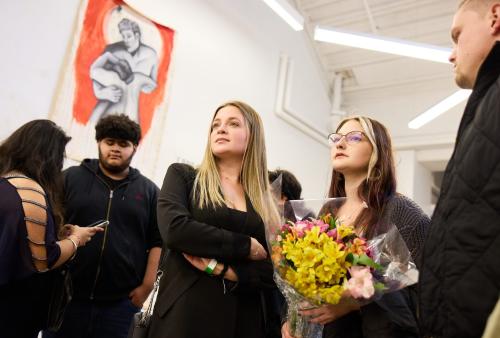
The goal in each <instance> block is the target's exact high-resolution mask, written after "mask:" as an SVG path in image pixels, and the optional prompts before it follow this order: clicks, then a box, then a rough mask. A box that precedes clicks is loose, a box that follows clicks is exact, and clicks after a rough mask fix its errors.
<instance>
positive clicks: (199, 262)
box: [183, 253, 211, 271]
mask: <svg viewBox="0 0 500 338" xmlns="http://www.w3.org/2000/svg"><path fill="white" fill-rule="evenodd" d="M183 255H184V258H186V260H187V261H188V262H189V263H191V265H192V266H194V267H195V268H197V269H198V270H200V271H205V268H206V267H207V265H208V263H210V261H211V259H210V258H204V257H197V256H192V255H188V254H186V253H183Z"/></svg>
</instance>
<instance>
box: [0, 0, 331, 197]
mask: <svg viewBox="0 0 500 338" xmlns="http://www.w3.org/2000/svg"><path fill="white" fill-rule="evenodd" d="M130 4H131V5H132V6H133V7H135V8H136V9H137V10H139V11H141V12H143V9H142V7H144V12H143V13H144V14H145V15H147V16H149V17H150V18H152V19H156V20H158V21H160V22H161V23H162V24H165V25H168V26H169V27H170V28H172V29H174V30H175V31H176V35H175V41H174V50H173V58H172V62H171V68H170V74H169V79H168V81H169V83H168V91H167V95H168V97H169V98H168V102H169V104H168V109H167V110H166V111H165V112H163V113H164V114H166V118H167V120H166V128H165V131H164V136H163V139H162V142H161V144H157V145H156V147H155V149H151V150H150V151H158V152H160V157H159V158H160V160H159V162H158V163H135V164H134V165H135V166H137V167H138V168H139V169H142V170H143V171H144V172H152V174H151V175H150V176H152V178H153V179H154V180H155V181H156V182H157V183H158V184H161V181H162V178H163V175H164V173H165V170H166V168H167V167H168V165H169V164H170V163H172V162H175V161H186V162H190V163H193V164H197V163H199V161H200V160H201V158H202V154H203V151H204V147H205V143H206V138H207V131H208V126H209V123H210V118H211V115H212V114H213V112H214V110H215V108H216V107H217V106H218V105H219V104H220V103H222V102H224V101H227V100H231V99H239V100H242V101H245V102H247V103H249V104H250V105H252V106H253V107H254V108H255V109H256V110H257V111H258V112H259V113H260V114H261V116H262V119H263V122H264V125H265V131H266V141H267V148H268V163H269V167H270V168H271V169H272V168H275V167H278V166H279V167H282V168H286V169H289V170H291V171H292V172H294V173H295V174H296V175H297V177H298V178H299V180H300V181H301V182H302V184H303V186H304V194H303V195H304V196H305V197H318V196H323V195H324V194H325V191H326V185H327V180H328V178H327V177H328V175H327V173H328V172H329V152H328V148H327V147H325V146H324V145H321V144H320V143H318V142H317V141H315V140H313V139H311V138H310V137H308V136H306V135H305V134H303V133H302V132H300V131H298V130H297V129H295V128H293V127H291V126H289V125H288V124H287V123H285V122H284V121H282V120H281V119H279V118H278V117H277V116H276V115H275V114H274V106H275V100H276V94H277V93H276V91H277V82H278V66H279V59H280V55H281V54H282V53H285V54H287V55H288V56H289V57H291V59H292V60H293V63H294V78H293V85H292V87H291V89H292V94H293V95H292V96H293V99H292V100H291V102H290V105H291V106H292V107H294V110H295V111H297V112H298V113H300V114H301V115H302V116H303V118H304V119H307V120H308V121H309V122H310V123H311V124H315V125H317V126H318V128H320V129H323V130H326V123H325V121H327V118H328V112H329V109H330V101H329V98H328V87H327V85H326V82H325V81H324V79H322V78H321V71H320V69H319V68H318V65H317V61H316V59H315V56H314V54H313V53H312V52H311V49H310V48H308V43H309V42H308V40H307V39H305V36H304V34H303V33H296V32H294V31H293V30H291V29H290V28H289V27H288V26H287V25H286V24H285V23H284V22H282V21H281V20H280V19H279V18H278V17H276V16H275V14H274V13H273V12H271V11H270V10H269V8H268V7H267V6H266V5H265V4H264V3H262V2H261V1H247V0H235V1H233V0H232V1H222V0H218V1H217V0H214V1H204V0H183V1H173V0H172V1H166V0H156V1H148V0H144V1H135V2H134V1H130ZM78 6H79V1H76V0H47V1H43V2H42V1H37V0H19V1H12V2H6V3H4V4H3V5H2V11H1V12H0V25H1V26H0V27H1V29H2V31H3V32H9V34H8V37H7V39H8V41H6V46H9V48H7V49H6V50H5V51H4V52H3V53H2V55H1V56H0V60H1V62H0V67H1V68H0V69H1V72H2V74H4V76H5V77H6V79H8V81H2V83H1V84H0V86H1V87H0V88H1V91H0V111H1V112H2V114H3V115H4V116H5V117H6V119H5V118H4V124H3V125H2V127H1V128H0V138H2V139H3V138H5V137H6V136H8V135H9V134H10V133H11V132H12V131H13V130H14V129H16V128H17V127H19V126H20V125H21V124H22V123H24V122H26V121H29V120H31V119H34V118H46V117H47V116H48V114H49V109H50V106H51V102H52V98H53V96H54V93H55V90H56V85H57V81H58V78H59V72H60V70H61V67H62V63H63V60H64V57H65V51H66V47H67V45H68V41H69V39H70V35H71V30H72V28H73V23H74V20H75V18H76V13H77V10H78ZM151 8H154V11H152V12H151V11H150V9H151ZM148 11H149V12H148ZM68 114H70V112H68ZM89 137H94V135H89ZM148 151H149V150H148ZM151 168H153V169H154V170H151Z"/></svg>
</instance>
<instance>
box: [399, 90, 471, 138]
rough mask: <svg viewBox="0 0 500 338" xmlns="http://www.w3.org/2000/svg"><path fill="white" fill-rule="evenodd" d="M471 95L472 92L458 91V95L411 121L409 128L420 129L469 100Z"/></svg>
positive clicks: (455, 94) (451, 96)
mask: <svg viewBox="0 0 500 338" xmlns="http://www.w3.org/2000/svg"><path fill="white" fill-rule="evenodd" d="M470 93H472V90H469V89H461V90H459V91H457V92H456V93H454V94H452V95H450V96H448V97H447V98H446V99H444V100H443V101H441V102H439V103H438V104H436V105H435V106H433V107H432V108H430V109H429V110H427V111H425V112H423V113H422V114H420V115H418V116H417V117H416V118H414V119H413V120H411V121H410V122H409V123H408V128H411V129H418V128H420V127H422V126H423V125H424V124H427V123H429V122H430V121H432V120H434V119H435V118H436V117H438V116H439V115H441V114H443V113H444V112H446V111H448V110H450V109H451V108H453V107H455V106H456V105H458V104H459V103H461V102H463V101H465V100H467V99H468V98H469V95H470Z"/></svg>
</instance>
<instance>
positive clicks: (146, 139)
mask: <svg viewBox="0 0 500 338" xmlns="http://www.w3.org/2000/svg"><path fill="white" fill-rule="evenodd" d="M173 46H174V31H173V30H172V29H171V28H169V27H165V26H162V25H159V24H158V23H155V22H153V21H151V20H149V19H148V18H146V17H144V16H143V15H141V14H140V13H138V12H136V11H135V10H134V9H132V8H130V7H129V6H128V5H126V4H125V3H124V2H123V1H121V0H82V3H81V6H80V8H79V10H78V16H77V22H76V24H75V29H74V34H73V37H72V38H71V41H70V44H69V47H68V52H67V56H66V60H65V64H64V66H63V69H62V72H61V77H60V81H59V86H58V88H57V90H56V94H55V96H54V100H53V104H52V109H51V112H50V113H49V118H50V119H52V120H53V121H54V122H56V123H57V124H59V125H60V126H62V127H63V128H64V129H65V130H66V132H67V133H68V134H69V135H70V136H71V137H72V140H71V142H70V143H69V144H68V147H67V148H66V155H67V157H68V158H69V159H70V160H72V161H81V160H82V159H83V158H86V157H95V156H96V155H97V146H96V141H95V130H94V127H95V124H96V122H97V121H98V120H99V119H100V118H101V117H104V116H107V115H109V114H125V115H127V116H129V117H130V118H131V119H132V120H134V121H136V122H137V123H139V125H140V126H141V130H142V140H141V144H140V145H139V148H138V151H137V153H136V155H135V157H134V163H138V164H140V166H139V167H140V169H141V170H142V171H143V172H144V174H146V175H147V176H148V175H149V176H151V175H154V170H155V167H156V161H157V158H158V154H159V151H160V146H161V141H162V140H161V136H162V134H163V130H164V124H165V120H166V114H167V110H168V87H169V82H170V81H169V76H168V74H169V69H170V66H171V59H172V52H173Z"/></svg>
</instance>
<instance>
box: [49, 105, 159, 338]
mask: <svg viewBox="0 0 500 338" xmlns="http://www.w3.org/2000/svg"><path fill="white" fill-rule="evenodd" d="M140 135H141V130H140V127H139V125H138V124H137V123H135V122H134V121H132V120H130V119H129V118H128V117H127V116H125V115H109V116H107V117H105V118H102V119H101V120H100V121H99V122H98V123H97V125H96V140H97V144H98V149H99V160H90V159H86V160H84V161H83V162H82V163H81V164H80V166H76V167H71V168H69V169H68V170H66V172H65V208H66V209H65V210H66V222H67V223H70V224H78V225H80V226H85V225H89V224H92V223H94V222H96V221H99V220H108V221H109V225H107V226H106V228H105V231H104V232H103V233H101V234H100V235H99V236H95V237H94V238H93V239H92V241H90V242H89V243H88V244H87V245H86V246H85V247H82V248H81V249H79V250H78V254H77V256H76V257H75V259H74V261H73V264H72V267H71V273H72V277H73V286H74V295H73V301H72V302H71V303H70V305H69V307H68V309H67V311H66V313H65V317H64V322H63V325H62V327H61V329H60V330H59V331H58V332H57V334H56V335H55V337H61V338H69V337H71V338H77V337H82V338H83V337H93V338H97V337H99V338H101V337H102V338H104V337H105V338H115V337H116V338H119V337H120V338H122V337H123V338H125V337H126V336H127V332H128V329H129V326H130V322H131V320H132V318H133V315H134V313H136V312H137V311H139V310H140V308H141V307H142V304H143V303H144V301H145V300H146V298H147V296H148V294H149V293H150V291H151V290H152V287H153V282H154V280H155V277H156V270H157V267H158V261H159V257H160V251H161V249H160V248H161V237H160V233H159V230H158V225H157V220H156V200H157V195H158V187H157V186H156V185H155V184H154V183H153V182H151V181H150V180H149V179H147V178H146V177H144V176H142V175H141V174H140V172H139V171H138V170H137V169H134V168H132V167H130V162H131V160H132V158H133V156H134V153H135V151H136V149H137V145H138V143H139V140H140Z"/></svg>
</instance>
